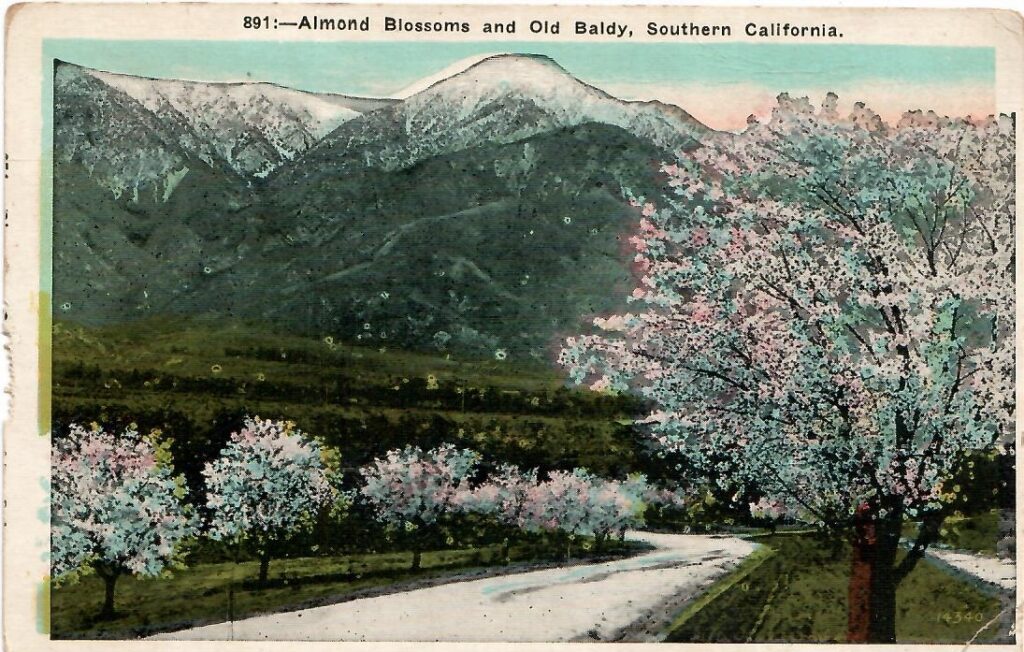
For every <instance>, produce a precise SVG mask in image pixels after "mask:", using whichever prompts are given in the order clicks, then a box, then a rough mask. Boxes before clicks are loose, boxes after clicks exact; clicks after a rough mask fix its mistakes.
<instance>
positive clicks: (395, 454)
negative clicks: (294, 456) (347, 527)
mask: <svg viewBox="0 0 1024 652" xmlns="http://www.w3.org/2000/svg"><path fill="white" fill-rule="evenodd" d="M479 461H480V456H479V455H478V454H477V453H475V452H473V451H470V450H464V449H463V450H459V449H456V448H455V447H454V446H452V445H451V444H445V445H442V446H439V447H438V448H434V449H431V450H429V451H426V452H424V451H423V450H422V449H420V448H419V447H416V446H406V447H405V448H404V449H401V450H391V451H388V453H387V455H386V456H385V457H384V458H378V459H375V460H374V461H373V462H372V463H370V464H368V465H367V466H365V467H363V469H362V471H361V472H362V476H363V481H364V485H363V487H362V490H361V492H362V495H363V497H364V498H365V499H366V500H367V501H368V502H369V503H370V505H371V506H372V507H373V509H374V512H375V514H376V517H377V519H378V520H379V521H381V522H382V523H385V524H387V525H389V526H392V527H395V528H398V529H399V531H404V532H416V531H422V530H425V529H429V528H432V527H433V526H434V525H435V524H436V523H437V522H438V519H440V518H442V517H443V516H444V515H446V514H448V513H449V512H451V511H453V510H454V509H457V504H458V502H459V494H460V493H461V492H464V491H466V490H467V489H468V487H469V480H470V479H471V478H472V476H473V474H474V472H475V470H476V465H477V463H478V462H479ZM420 539H421V537H419V536H417V537H415V538H414V539H413V557H412V570H414V571H416V570H419V568H420V561H421V556H422V550H421V542H420Z"/></svg>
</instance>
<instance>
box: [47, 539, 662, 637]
mask: <svg viewBox="0 0 1024 652" xmlns="http://www.w3.org/2000/svg"><path fill="white" fill-rule="evenodd" d="M642 549H643V548H642V547H641V546H639V545H638V544H634V543H630V542H626V543H621V542H617V541H613V542H609V543H608V547H606V549H605V551H604V552H602V553H601V556H602V557H608V556H622V555H626V554H633V553H635V552H638V551H640V550H642ZM555 550H556V548H553V547H549V546H545V545H543V544H541V543H530V544H523V545H518V546H513V547H512V549H511V565H510V566H509V567H508V568H509V569H515V568H516V567H528V566H530V565H534V564H539V563H545V562H552V561H555V560H556V558H557V557H558V554H559V553H560V552H561V548H557V550H558V552H555ZM579 553H582V554H577V553H576V552H574V558H577V557H578V558H579V559H587V558H593V557H595V556H596V555H595V553H594V552H593V551H587V550H583V549H580V550H579ZM559 561H560V560H559ZM410 562H411V553H408V552H396V553H383V554H365V555H345V556H333V557H304V558H292V559H280V560H274V561H273V562H272V563H271V565H270V577H269V580H268V584H267V586H265V587H262V588H261V587H258V586H256V583H255V580H256V578H257V575H258V566H259V564H258V562H241V563H237V564H236V563H231V562H227V563H218V564H198V565H196V566H193V567H190V568H188V569H185V570H179V571H175V572H174V575H173V577H171V578H160V579H136V578H134V577H130V576H129V577H122V578H120V579H119V580H118V583H117V589H116V600H115V604H116V609H117V613H118V615H117V617H116V618H115V619H114V620H109V621H97V620H96V618H95V616H96V614H97V613H99V610H100V606H101V605H102V602H103V583H102V581H101V580H100V579H99V578H97V577H96V576H94V575H92V576H88V577H86V578H83V580H82V581H81V582H79V583H77V584H71V585H67V586H62V587H59V588H55V589H52V590H51V592H50V628H51V635H52V636H53V637H54V638H135V637H138V636H145V635H148V634H154V633H156V632H161V631H172V630H177V629H183V628H186V627H192V626H197V625H202V624H210V623H216V622H223V621H226V620H230V619H233V618H234V619H237V618H244V617H246V616H253V615H257V614H263V613H272V612H275V611H291V610H295V609H300V608H306V607H312V606H319V605H323V604H330V603H333V602H340V601H343V600H345V599H350V598H354V597H359V596H363V595H366V593H367V592H374V591H389V590H400V589H402V588H409V587H410V586H411V585H412V584H413V583H420V582H423V581H429V580H431V579H436V578H444V577H445V576H452V575H460V574H464V573H471V572H476V571H478V570H481V569H485V568H487V567H499V566H503V564H502V562H501V549H500V546H487V547H479V548H474V549H461V550H443V551H428V552H424V553H423V559H422V568H421V570H420V571H419V572H417V573H413V572H411V571H410V570H409V567H410Z"/></svg>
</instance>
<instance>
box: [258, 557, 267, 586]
mask: <svg viewBox="0 0 1024 652" xmlns="http://www.w3.org/2000/svg"><path fill="white" fill-rule="evenodd" d="M269 574H270V551H269V550H267V549H263V550H260V579H259V584H260V586H266V584H267V576H268V575H269Z"/></svg>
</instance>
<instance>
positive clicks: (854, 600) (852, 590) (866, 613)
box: [846, 514, 900, 643]
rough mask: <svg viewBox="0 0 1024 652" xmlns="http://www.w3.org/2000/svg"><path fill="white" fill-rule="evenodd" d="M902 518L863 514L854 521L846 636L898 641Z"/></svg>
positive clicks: (854, 639)
mask: <svg viewBox="0 0 1024 652" xmlns="http://www.w3.org/2000/svg"><path fill="white" fill-rule="evenodd" d="M899 537H900V520H899V519H894V518H889V519H875V518H872V517H871V516H870V515H868V514H863V515H861V516H859V517H858V518H857V520H856V522H855V524H854V533H853V540H852V542H851V543H852V544H853V554H852V564H851V567H850V585H849V607H848V612H847V616H848V620H847V633H846V638H847V641H848V642H850V643H895V642H896V584H897V580H896V572H895V568H894V564H895V561H896V550H897V548H898V546H899Z"/></svg>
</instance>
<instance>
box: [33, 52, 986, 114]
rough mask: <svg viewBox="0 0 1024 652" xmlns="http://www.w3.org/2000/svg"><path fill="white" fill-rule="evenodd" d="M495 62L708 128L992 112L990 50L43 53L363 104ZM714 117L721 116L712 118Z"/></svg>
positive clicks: (128, 70)
mask: <svg viewBox="0 0 1024 652" xmlns="http://www.w3.org/2000/svg"><path fill="white" fill-rule="evenodd" d="M495 52H522V53H534V54H546V55H549V56H551V57H552V58H554V59H555V60H556V61H558V62H559V63H560V64H561V65H562V66H563V67H565V68H566V69H567V70H568V71H569V72H571V73H572V74H574V75H575V76H576V77H578V78H580V79H582V80H583V81H586V82H588V83H590V84H593V85H595V86H597V87H599V88H603V89H604V90H607V91H609V92H611V93H613V94H615V95H618V96H620V97H624V99H662V100H664V101H669V102H673V103H676V104H680V105H681V106H683V108H685V109H687V110H690V111H691V112H692V113H694V114H695V115H696V116H697V117H699V118H703V119H705V121H709V122H713V121H714V119H716V118H718V119H720V120H723V121H726V122H727V121H728V120H740V119H742V118H744V117H745V116H746V115H747V114H749V113H751V112H754V113H758V112H761V113H763V112H764V110H765V105H766V103H768V102H769V100H770V98H773V97H774V95H775V94H777V93H778V92H780V91H789V92H792V93H804V94H808V95H810V96H812V99H817V97H818V96H820V95H823V94H824V92H825V91H828V90H833V91H836V92H838V93H839V94H840V96H841V97H843V98H847V99H850V100H851V101H853V100H855V99H859V100H865V101H868V102H869V104H870V103H871V102H874V103H875V105H877V107H876V110H879V111H880V112H882V113H883V114H884V113H885V112H886V111H889V112H898V111H902V110H904V109H907V108H925V109H928V108H934V109H936V110H939V111H940V112H941V111H946V112H948V113H964V112H978V111H988V112H991V111H992V110H994V106H990V105H991V104H994V87H995V51H994V50H993V49H991V48H954V47H923V46H874V45H844V44H822V45H816V44H774V43H772V44H753V43H711V44H707V43H634V42H629V43H580V42H566V43H549V42H500V43H499V42H476V43H462V42H460V43H430V42H422V41H420V42H408V41H380V42H361V43H357V42H343V41H339V42H294V41H289V42H283V41H282V42H266V41H127V40H126V41H97V40H60V41H52V40H51V41H47V42H46V44H45V54H46V55H47V56H50V57H54V58H58V59H62V60H65V61H70V62H72V63H76V64H80V65H84V66H88V67H91V68H98V69H102V70H108V71H111V72H121V73H128V74H134V75H145V76H151V77H166V78H180V79H195V80H202V81H242V80H252V81H271V82H275V83H278V84H281V85H284V86H289V87H293V88H299V89H303V90H309V91H319V92H335V93H346V94H352V95H370V96H373V95H377V96H386V95H389V94H392V93H395V92H397V91H399V90H401V89H403V88H405V87H406V86H409V85H410V84H412V83H413V82H415V81H417V80H419V79H421V78H423V77H427V76H430V75H433V74H435V73H437V72H438V71H440V70H442V69H444V68H446V67H447V66H449V65H450V64H452V63H454V62H456V61H459V60H461V59H465V58H467V57H471V56H474V55H480V54H487V53H495ZM851 94H852V95H853V97H851ZM913 102H928V103H929V104H927V105H921V104H916V105H914V104H913ZM748 105H749V106H748ZM890 105H891V106H890ZM724 107H731V108H732V110H731V111H725V112H723V108H724ZM702 114H703V115H702ZM718 126H727V125H718Z"/></svg>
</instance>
